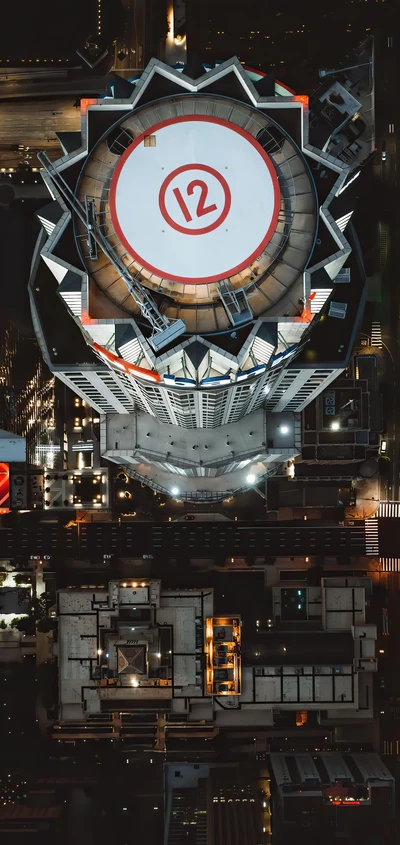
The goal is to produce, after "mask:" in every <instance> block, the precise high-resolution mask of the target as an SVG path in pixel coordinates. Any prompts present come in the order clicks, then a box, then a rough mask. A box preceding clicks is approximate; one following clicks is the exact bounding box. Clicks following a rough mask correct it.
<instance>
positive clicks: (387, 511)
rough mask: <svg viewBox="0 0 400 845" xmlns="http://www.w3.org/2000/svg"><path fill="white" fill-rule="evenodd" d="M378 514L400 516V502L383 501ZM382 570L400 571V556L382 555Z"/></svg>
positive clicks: (396, 517) (391, 516) (380, 559)
mask: <svg viewBox="0 0 400 845" xmlns="http://www.w3.org/2000/svg"><path fill="white" fill-rule="evenodd" d="M378 516H381V517H386V518H387V517H389V518H393V519H398V518H399V517H400V502H381V503H380V505H379V511H378ZM379 562H380V564H381V566H382V572H400V558H398V557H380V558H379Z"/></svg>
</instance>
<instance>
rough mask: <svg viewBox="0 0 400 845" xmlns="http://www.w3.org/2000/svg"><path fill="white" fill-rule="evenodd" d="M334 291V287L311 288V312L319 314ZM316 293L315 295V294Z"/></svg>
mask: <svg viewBox="0 0 400 845" xmlns="http://www.w3.org/2000/svg"><path fill="white" fill-rule="evenodd" d="M331 293H332V288H314V289H313V290H311V296H312V299H310V305H311V314H318V313H319V312H320V310H321V308H322V306H323V305H325V302H326V300H327V299H328V297H329V296H330V295H331ZM314 294H315V296H314Z"/></svg>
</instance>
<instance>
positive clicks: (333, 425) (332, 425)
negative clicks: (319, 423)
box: [331, 422, 340, 431]
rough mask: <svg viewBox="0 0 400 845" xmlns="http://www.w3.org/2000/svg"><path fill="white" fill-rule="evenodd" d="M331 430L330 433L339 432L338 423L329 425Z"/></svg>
mask: <svg viewBox="0 0 400 845" xmlns="http://www.w3.org/2000/svg"><path fill="white" fill-rule="evenodd" d="M331 429H332V431H339V429H340V423H338V422H333V423H331Z"/></svg>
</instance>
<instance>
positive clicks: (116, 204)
mask: <svg viewBox="0 0 400 845" xmlns="http://www.w3.org/2000/svg"><path fill="white" fill-rule="evenodd" d="M279 206H280V191H279V185H278V179H277V176H276V172H275V168H274V165H273V163H272V161H271V160H270V158H269V157H268V156H267V154H266V153H265V152H264V150H263V149H262V147H261V146H260V145H259V144H258V143H257V142H256V141H255V139H254V138H253V137H252V136H251V135H249V134H248V133H247V132H245V131H244V130H243V129H240V128H239V127H238V126H234V125H233V124H230V123H228V122H227V121H225V120H220V119H218V118H213V117H207V116H205V115H188V116H186V117H181V118H173V119H171V120H166V121H164V122H163V123H159V124H156V125H155V126H153V127H152V128H151V129H149V131H148V133H146V134H144V135H140V136H139V137H138V138H136V140H135V141H134V142H133V143H132V144H131V145H130V146H129V147H128V148H127V150H126V151H125V153H124V154H123V155H122V156H121V158H120V160H119V162H118V164H117V166H116V168H115V171H114V174H113V178H112V181H111V186H110V212H111V219H112V223H113V226H114V228H115V231H116V233H117V235H118V237H119V238H120V240H121V242H122V243H123V244H124V246H125V248H126V249H127V251H128V253H129V254H130V255H131V256H132V257H133V258H134V259H135V260H136V261H137V262H138V263H139V264H140V266H141V267H143V268H146V269H147V270H148V271H150V272H151V273H154V274H155V275H157V276H160V277H161V278H166V279H171V280H172V281H178V282H187V283H188V284H206V283H207V282H215V281H218V280H219V279H223V278H227V277H229V276H232V275H233V274H234V273H238V272H240V270H243V269H244V268H246V267H247V266H248V265H249V264H250V263H251V262H252V261H253V260H254V259H255V258H257V257H258V256H259V255H260V254H261V253H262V252H263V250H264V249H265V247H266V245H267V244H268V242H269V240H270V239H271V237H272V235H273V233H274V231H275V227H276V223H277V219H278V213H279Z"/></svg>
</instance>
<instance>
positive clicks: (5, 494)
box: [0, 463, 10, 513]
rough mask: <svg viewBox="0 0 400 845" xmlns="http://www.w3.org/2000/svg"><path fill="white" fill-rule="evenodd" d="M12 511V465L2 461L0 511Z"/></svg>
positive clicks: (0, 469) (0, 466) (0, 465)
mask: <svg viewBox="0 0 400 845" xmlns="http://www.w3.org/2000/svg"><path fill="white" fill-rule="evenodd" d="M9 511H10V467H9V464H5V463H0V513H9Z"/></svg>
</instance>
